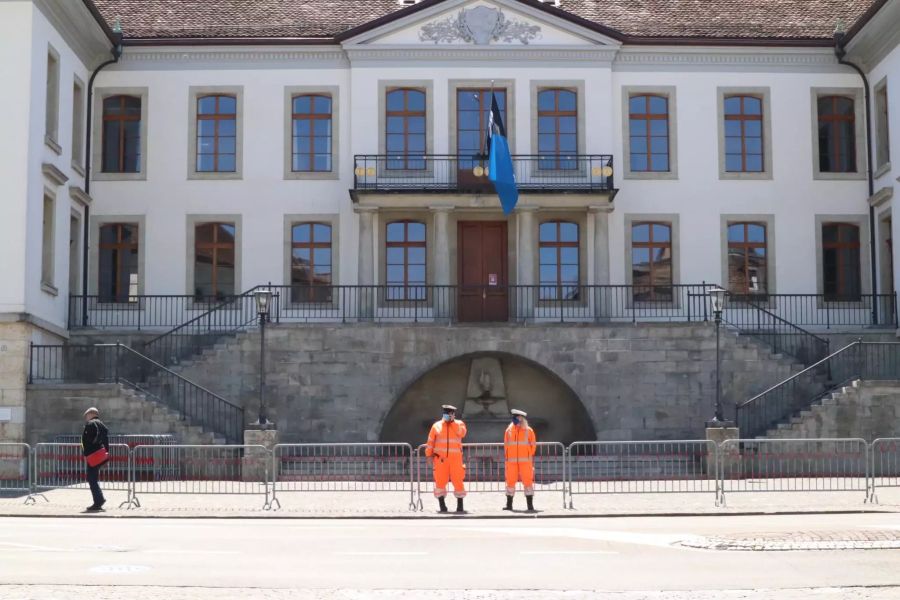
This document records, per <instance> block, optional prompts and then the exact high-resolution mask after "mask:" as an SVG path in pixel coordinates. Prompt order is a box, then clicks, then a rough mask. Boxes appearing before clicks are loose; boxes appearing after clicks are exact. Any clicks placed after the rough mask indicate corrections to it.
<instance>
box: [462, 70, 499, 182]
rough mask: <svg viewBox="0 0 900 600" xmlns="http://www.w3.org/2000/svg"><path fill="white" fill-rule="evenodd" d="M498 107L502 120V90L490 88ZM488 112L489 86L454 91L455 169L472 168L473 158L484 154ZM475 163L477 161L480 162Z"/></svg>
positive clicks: (489, 107)
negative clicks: (456, 164) (457, 159)
mask: <svg viewBox="0 0 900 600" xmlns="http://www.w3.org/2000/svg"><path fill="white" fill-rule="evenodd" d="M493 94H494V97H496V98H497V105H498V106H499V107H500V116H501V117H502V118H503V122H504V123H507V119H506V90H505V89H503V88H496V89H494V90H493ZM490 112H491V89H490V88H474V89H473V88H466V89H458V90H456V153H457V154H458V155H459V161H460V163H459V169H460V171H462V170H464V169H468V170H470V171H471V170H472V168H474V167H475V165H476V160H477V159H478V158H480V157H481V155H482V154H484V153H486V148H485V141H486V140H487V126H488V119H489V117H490ZM478 164H481V163H480V162H479V163H478Z"/></svg>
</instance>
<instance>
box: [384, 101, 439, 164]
mask: <svg viewBox="0 0 900 600" xmlns="http://www.w3.org/2000/svg"><path fill="white" fill-rule="evenodd" d="M385 99H386V104H385V111H386V112H385V151H386V153H387V155H388V158H387V168H388V169H402V170H423V169H425V165H426V161H425V153H426V150H425V149H426V148H427V139H426V119H427V118H428V115H427V114H426V108H425V107H426V102H425V100H426V98H425V90H423V89H418V88H395V89H389V90H387V92H386V97H385Z"/></svg>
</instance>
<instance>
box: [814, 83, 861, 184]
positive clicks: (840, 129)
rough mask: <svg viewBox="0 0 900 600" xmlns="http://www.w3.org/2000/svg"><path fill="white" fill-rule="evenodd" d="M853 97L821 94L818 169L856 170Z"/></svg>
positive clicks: (840, 171)
mask: <svg viewBox="0 0 900 600" xmlns="http://www.w3.org/2000/svg"><path fill="white" fill-rule="evenodd" d="M853 105H854V102H853V99H852V98H846V97H844V96H823V97H821V98H819V100H818V109H819V171H821V172H823V173H854V172H856V114H855V111H854V106H853Z"/></svg>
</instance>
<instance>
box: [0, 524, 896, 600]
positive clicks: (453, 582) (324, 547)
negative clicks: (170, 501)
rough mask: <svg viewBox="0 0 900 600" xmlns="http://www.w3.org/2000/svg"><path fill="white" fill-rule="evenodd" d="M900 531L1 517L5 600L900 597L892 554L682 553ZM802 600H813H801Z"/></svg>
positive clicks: (878, 527)
mask: <svg viewBox="0 0 900 600" xmlns="http://www.w3.org/2000/svg"><path fill="white" fill-rule="evenodd" d="M893 531H900V514H858V515H798V516H753V517H738V516H725V517H675V518H655V517H643V518H618V519H616V518H610V519H546V518H544V519H534V520H519V519H516V520H489V519H484V520H475V519H468V520H467V519H465V518H451V519H446V520H439V521H434V520H428V521H410V520H359V521H334V520H332V521H329V520H260V519H257V520H180V519H179V520H165V519H114V518H104V517H102V516H100V517H97V518H78V519H65V518H6V519H0V598H4V599H6V598H39V597H47V598H49V597H54V598H55V597H60V598H70V599H71V598H76V597H80V596H79V595H78V594H75V593H73V592H72V591H71V590H69V591H65V589H66V588H57V587H54V586H66V585H74V584H85V583H89V584H90V585H92V586H97V590H98V591H99V590H104V589H106V590H115V589H117V587H118V586H148V587H147V588H145V589H144V590H143V591H136V590H140V588H130V591H129V592H128V593H127V594H126V595H125V596H122V595H121V594H120V595H119V597H127V598H129V599H132V600H133V599H142V598H155V597H157V596H156V595H154V592H153V590H154V589H156V590H158V592H159V596H158V597H160V598H173V596H172V595H171V592H165V593H162V590H163V587H167V588H181V589H182V592H181V593H179V594H175V596H174V597H175V598H179V597H182V598H193V597H197V598H200V597H206V596H202V595H201V594H199V592H197V594H198V595H192V593H193V592H189V590H191V589H194V588H196V589H198V590H200V589H207V588H227V589H232V590H245V591H246V590H247V589H248V588H259V589H260V591H259V594H256V593H246V592H245V593H244V594H242V597H251V598H252V597H260V598H262V597H266V598H268V597H272V598H275V597H278V598H281V597H286V596H281V595H278V593H279V592H278V590H281V591H286V590H316V589H329V590H334V589H349V590H362V591H365V590H406V591H408V592H409V595H401V594H399V593H398V594H395V595H388V596H382V595H380V594H378V595H377V596H378V597H379V598H380V597H385V598H387V597H392V598H399V597H410V598H412V597H429V598H442V597H443V596H440V597H438V596H434V595H431V596H429V595H428V594H427V592H425V591H424V590H488V591H489V590H506V591H511V590H532V591H535V590H545V591H548V592H550V591H564V590H594V591H596V590H602V591H608V592H613V591H620V592H625V591H632V592H635V591H670V592H680V593H678V594H675V595H666V596H659V595H654V596H643V595H631V594H629V595H627V596H622V597H623V598H625V597H628V598H631V597H635V598H637V597H652V598H670V597H671V598H706V597H709V598H713V597H720V598H730V597H731V596H730V595H716V594H714V593H713V592H715V591H717V590H779V589H782V590H788V591H790V590H794V591H796V592H798V594H799V592H800V591H801V590H807V589H809V588H818V589H819V590H820V595H821V597H823V598H824V597H827V598H853V597H866V598H869V597H873V598H874V597H878V598H882V597H883V598H900V550H896V549H894V550H878V549H871V550H827V551H825V550H817V551H794V552H775V551H772V552H769V551H723V550H705V549H696V548H687V547H683V546H680V545H679V542H680V541H684V540H696V539H698V538H699V539H702V538H704V537H706V536H723V535H726V536H727V535H738V534H762V533H766V534H772V533H789V534H792V535H793V534H797V535H798V536H803V535H806V536H809V535H812V536H813V537H816V538H817V539H819V538H822V537H824V538H825V539H827V538H828V536H830V535H836V534H839V533H841V532H844V533H846V532H855V533H856V534H860V533H862V534H865V535H863V537H865V536H866V535H868V533H875V532H893ZM854 586H861V587H863V586H864V587H869V588H870V591H871V592H872V595H867V594H868V592H865V594H864V592H863V591H859V592H858V593H859V594H862V595H854V594H850V593H849V592H846V591H845V592H843V593H841V591H840V590H841V589H842V588H848V587H854ZM895 586H896V587H895ZM829 588H830V589H829ZM263 589H265V590H269V591H268V592H264V591H263ZM42 590H43V593H42ZM54 590H56V592H54ZM414 591H417V592H416V593H421V596H419V595H416V594H415V593H413V592H414ZM705 592H710V595H707V594H706V593H705ZM532 593H533V592H532ZM786 593H787V592H786ZM833 593H837V594H839V595H831V594H833ZM142 594H143V595H142ZM811 594H812V595H811ZM885 594H886V595H885ZM85 597H104V596H103V595H102V594H100V593H98V592H94V593H92V594H90V595H88V596H85ZM111 597H112V596H111ZM209 597H219V598H221V597H224V596H223V595H222V594H218V595H211V596H209ZM304 597H306V596H304ZM310 597H313V596H310ZM315 597H320V596H315ZM321 597H325V596H321ZM328 597H331V596H328ZM334 597H335V598H337V597H341V598H343V597H345V596H334ZM355 597H357V596H355ZM358 597H370V596H358ZM371 597H375V595H372V596H371ZM456 597H461V596H456ZM466 597H469V596H468V595H467V596H466ZM472 597H475V596H472ZM477 597H478V598H491V597H497V598H500V597H504V598H505V597H507V596H505V595H503V596H501V595H497V596H491V595H490V594H486V595H479V596H477ZM508 597H510V598H513V597H515V598H531V596H530V595H529V596H523V595H522V594H521V593H519V594H518V595H515V594H514V595H511V596H508ZM534 597H535V598H554V597H565V598H570V597H571V598H574V597H580V596H571V595H569V594H566V595H562V596H557V595H556V594H550V593H545V594H539V595H537V596H534ZM585 597H597V596H585ZM609 597H611V598H618V596H609ZM734 597H735V598H737V597H740V598H755V597H756V596H752V595H740V596H734ZM759 597H760V598H776V597H794V596H792V595H790V596H789V595H785V596H776V595H775V594H774V593H767V594H764V595H762V596H759ZM797 597H815V594H814V593H813V592H808V591H803V593H802V594H799V595H798V596H797Z"/></svg>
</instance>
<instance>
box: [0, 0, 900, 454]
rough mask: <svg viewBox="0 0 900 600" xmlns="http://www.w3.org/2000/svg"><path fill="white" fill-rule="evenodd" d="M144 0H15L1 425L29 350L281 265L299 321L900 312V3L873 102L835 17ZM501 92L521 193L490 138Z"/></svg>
mask: <svg viewBox="0 0 900 600" xmlns="http://www.w3.org/2000/svg"><path fill="white" fill-rule="evenodd" d="M567 2H569V3H570V5H567ZM125 4H126V3H123V2H116V0H104V1H102V2H100V1H98V2H96V6H95V5H94V3H93V2H90V1H88V0H85V2H83V3H82V2H81V1H79V2H74V1H73V2H62V1H58V2H57V1H53V0H41V1H38V0H34V1H32V0H3V1H0V30H2V31H3V35H2V36H0V40H2V41H0V47H2V49H3V52H2V55H3V56H4V57H5V58H3V59H2V60H0V69H2V71H3V72H4V74H5V75H6V76H5V77H4V81H6V82H8V85H9V86H10V88H11V89H16V90H24V92H22V93H19V94H14V95H4V96H0V106H2V107H3V108H4V110H3V114H4V115H6V116H7V120H6V126H5V135H3V136H0V157H2V159H3V160H0V172H2V173H3V175H4V180H5V181H6V182H7V187H6V190H5V192H6V193H5V195H6V198H7V200H6V201H4V202H2V203H0V217H2V218H0V233H2V235H0V247H2V248H3V250H4V252H3V256H4V257H5V258H4V260H3V261H2V262H0V282H2V285H0V316H2V321H4V322H6V324H5V325H4V324H2V323H0V327H3V329H2V330H0V331H3V332H8V333H3V334H2V335H0V343H3V344H4V345H3V346H2V347H3V348H5V349H6V350H5V351H7V352H11V353H12V352H13V349H15V350H14V353H15V354H16V356H17V357H18V358H17V362H16V364H15V366H14V367H13V366H11V367H9V370H10V374H9V377H8V384H7V383H4V386H5V387H4V386H0V387H4V389H5V390H7V391H6V392H5V393H6V394H8V395H7V396H2V397H0V407H11V408H12V409H13V410H11V411H10V414H9V415H8V416H9V419H8V420H7V421H6V422H5V424H4V421H3V419H2V418H0V434H2V435H0V437H4V436H5V437H11V438H19V437H20V436H19V435H18V433H17V430H16V429H15V428H14V424H15V423H16V422H20V421H21V415H20V414H19V413H20V412H21V410H20V409H21V407H22V406H24V404H23V402H24V400H21V399H20V396H21V397H22V399H23V398H24V391H22V390H23V389H24V377H25V375H24V371H23V370H22V369H23V363H22V357H23V356H24V355H23V354H22V351H23V344H27V343H28V342H33V343H38V344H39V343H47V342H48V340H60V339H65V338H66V337H67V336H68V334H69V331H70V328H72V327H85V326H87V327H91V326H110V325H121V326H124V327H134V326H136V325H137V324H138V323H136V320H138V319H144V320H145V325H146V326H147V327H149V328H151V329H152V328H154V327H157V328H161V329H168V328H171V327H173V326H176V325H178V324H179V323H181V322H183V321H186V320H188V319H189V318H190V317H191V316H194V315H198V314H202V313H203V311H204V310H206V309H208V308H209V306H210V305H212V304H214V302H215V301H221V300H223V299H226V298H228V297H231V296H234V295H237V294H241V293H242V292H245V291H247V290H250V289H253V288H255V287H256V286H263V285H265V286H267V285H269V284H272V285H273V286H282V287H279V288H278V289H280V290H281V291H282V293H281V297H282V299H283V302H284V304H283V305H282V308H283V309H284V310H285V311H287V308H286V307H288V305H290V307H291V310H292V311H293V312H291V313H290V315H289V314H287V312H286V313H285V315H284V316H285V317H286V318H287V317H289V316H291V315H292V316H293V317H295V318H296V319H298V320H310V319H312V320H346V319H347V318H363V317H365V318H370V317H371V318H377V317H378V316H379V315H381V316H382V317H384V318H385V319H392V318H393V319H399V320H404V319H409V318H410V315H411V314H412V315H413V318H415V319H417V320H418V319H420V318H421V319H424V320H428V319H432V318H433V319H447V320H451V321H487V322H495V321H509V320H520V319H532V318H534V319H541V318H545V319H547V320H554V319H556V318H557V317H559V316H561V315H566V314H568V315H569V316H573V315H574V316H576V317H578V318H582V319H584V320H587V321H591V320H630V319H636V318H639V317H641V316H643V317H646V318H660V319H666V318H672V317H673V315H680V316H683V315H684V314H686V313H689V312H690V311H697V310H703V308H701V307H705V301H704V300H703V299H702V298H700V299H697V297H695V296H698V295H699V296H702V294H703V292H704V290H705V286H706V285H709V284H719V285H722V286H723V287H725V288H726V289H728V290H729V291H731V292H732V293H733V294H736V295H741V296H747V295H749V296H753V297H756V298H757V299H758V300H759V301H760V302H761V303H762V304H764V305H765V306H766V307H768V308H770V309H771V310H772V311H773V313H775V314H777V315H779V316H781V317H782V318H785V319H787V320H789V321H791V322H796V323H797V324H798V325H803V326H812V327H815V326H820V325H825V324H826V321H829V320H830V319H832V318H835V319H842V320H843V321H844V323H843V324H845V325H853V326H871V325H890V324H892V323H895V321H896V315H895V301H894V299H893V298H894V290H895V287H894V282H895V281H897V279H898V277H900V272H898V269H900V261H898V260H895V259H894V252H895V250H893V245H892V244H891V240H892V239H893V238H894V225H893V221H892V219H891V211H892V205H893V202H894V201H895V200H894V194H893V190H894V188H895V187H896V186H897V185H898V183H897V182H898V175H900V170H898V167H897V166H896V165H897V164H898V163H900V141H898V140H900V136H898V135H897V133H894V134H893V135H891V132H900V122H897V119H898V115H900V90H897V91H896V93H895V90H896V82H897V81H900V49H898V43H897V42H898V40H897V33H896V32H897V31H900V16H898V15H900V1H898V0H889V1H888V2H876V3H868V2H859V3H855V4H854V3H851V4H853V6H848V8H847V10H848V18H850V19H851V22H848V23H847V25H848V26H851V29H850V31H849V34H848V35H847V36H845V38H844V41H845V42H846V44H847V45H846V51H847V55H846V59H847V60H851V61H856V62H858V63H859V64H860V65H861V66H862V68H863V72H864V73H865V74H866V76H867V77H868V80H869V84H870V86H871V93H870V94H868V96H867V94H866V89H865V86H864V84H863V80H862V78H861V77H860V74H859V73H857V72H856V71H855V70H854V69H853V68H851V67H849V66H847V65H843V64H840V63H839V62H838V59H837V57H836V55H835V48H834V43H833V41H832V40H831V38H830V32H831V30H832V29H834V27H835V26H836V25H838V24H837V23H836V22H835V23H832V22H830V20H831V19H832V16H824V15H823V16H822V18H821V21H822V22H821V23H819V29H818V30H817V32H815V33H814V34H810V33H809V32H805V31H797V32H795V33H794V34H793V35H790V34H788V35H783V37H776V38H773V36H770V35H761V36H759V37H754V36H753V35H751V34H749V33H747V32H746V31H745V32H742V33H741V35H740V36H734V35H726V34H720V35H709V36H707V37H703V35H695V36H687V35H685V36H683V37H681V36H679V35H677V34H665V35H664V34H653V35H648V36H647V37H646V38H641V36H640V35H636V34H634V33H629V34H624V33H622V32H621V31H620V30H617V29H616V27H615V24H610V23H608V22H604V21H602V20H592V19H590V18H588V17H586V16H585V15H586V14H587V13H585V12H584V11H581V12H579V11H580V8H581V7H580V3H579V2H578V1H577V0H562V2H560V3H558V8H557V7H556V6H552V4H553V3H541V2H537V1H532V0H442V1H438V0H425V1H424V2H420V3H415V5H414V6H406V5H407V4H410V3H408V2H405V3H392V5H393V4H395V5H396V6H392V8H391V9H390V10H389V11H385V14H384V15H379V16H378V18H375V19H373V20H371V21H370V22H368V23H359V22H356V21H348V22H347V23H345V24H343V26H341V27H340V28H339V29H342V32H341V33H339V34H334V35H328V36H325V35H323V36H320V37H304V38H303V39H300V38H299V37H290V38H289V33H290V32H288V34H285V33H283V32H280V33H278V34H274V33H273V34H272V35H268V36H267V35H256V36H252V35H247V34H246V32H244V33H241V32H238V33H237V34H235V35H227V34H228V33H229V31H228V30H227V29H226V30H225V34H223V35H220V36H218V37H208V36H207V35H206V34H204V35H197V32H196V31H195V30H189V31H190V32H191V33H189V34H184V35H183V36H181V37H178V36H174V35H172V34H171V33H159V34H158V35H156V34H153V32H152V31H150V30H151V29H152V27H151V26H150V25H148V23H149V22H150V21H151V19H150V17H148V16H147V15H142V13H141V12H140V11H131V10H130V9H129V8H128V7H127V6H125ZM149 4H152V2H151V3H149ZM274 4H276V5H280V4H281V3H278V2H275V3H274ZM284 4H287V3H284ZM796 4H797V7H795V8H796V10H797V11H798V14H799V12H801V11H802V10H804V9H803V8H802V6H803V5H805V4H806V3H803V2H799V1H798V2H797V3H796ZM857 4H859V6H856V5H857ZM870 4H872V6H870ZM867 9H868V12H867ZM274 10H275V9H274V8H273V11H274ZM279 10H280V9H279ZM853 11H855V12H853ZM813 12H815V11H813ZM588 16H589V15H588ZM663 16H664V15H660V16H659V17H660V19H663ZM697 17H698V18H700V15H698V16H697ZM172 18H175V17H172ZM323 18H324V17H323ZM333 18H334V17H333V16H331V17H329V23H330V22H331V20H333ZM776 18H777V17H776V16H773V17H772V19H773V20H775V19H776ZM140 19H144V20H143V21H140ZM735 19H737V20H736V21H735V22H734V23H733V25H734V27H738V28H739V27H740V26H741V23H740V19H739V18H738V17H735ZM748 19H749V17H748ZM114 23H118V25H120V26H121V32H122V34H123V35H124V39H123V40H122V42H121V44H122V46H121V49H120V50H121V55H120V56H118V52H119V51H115V52H113V48H114V46H115V45H116V43H117V42H118V38H117V37H116V33H114V32H113V31H112V28H113V27H112V26H111V25H112V24H114ZM168 25H171V26H172V27H174V28H175V29H177V27H176V26H175V24H168ZM647 26H648V27H650V26H651V24H648V25H647ZM117 27H118V26H117ZM637 27H640V26H639V25H638V26H637ZM746 27H747V30H749V29H750V27H751V24H750V23H749V22H748V23H747V24H746ZM323 28H324V25H323ZM135 30H137V32H136V33H132V32H133V31H135ZM148 31H150V33H148ZM823 32H825V33H823ZM884 32H888V33H884ZM209 35H213V34H209ZM114 54H115V55H116V58H117V61H116V62H114V63H113V64H110V65H108V66H106V67H105V68H103V69H102V70H99V71H97V72H96V77H95V78H94V80H93V86H92V88H91V89H90V90H88V82H89V81H90V79H91V77H92V74H94V73H95V69H97V68H98V66H99V65H100V64H101V63H102V62H104V61H106V60H110V59H111V58H112V57H113V55H114ZM492 93H493V97H494V98H496V99H497V100H498V103H499V104H500V106H501V112H502V114H503V118H504V120H505V125H506V130H507V134H508V139H509V144H510V149H511V152H512V154H513V155H514V159H513V162H514V168H515V170H516V174H517V179H518V184H519V188H520V197H519V201H518V205H517V207H516V209H515V210H514V211H513V212H512V214H510V215H504V214H503V212H502V210H501V209H500V206H499V202H498V199H497V196H496V194H495V193H494V192H493V189H492V187H491V185H490V183H489V182H488V177H487V175H486V173H485V172H484V168H485V166H486V164H487V163H486V161H485V159H484V157H483V156H481V154H482V152H483V140H484V138H485V135H486V133H487V132H486V122H487V118H486V117H487V112H488V109H489V104H490V99H491V97H492ZM867 97H868V100H869V101H870V103H871V115H872V121H873V129H872V132H871V134H870V133H869V132H868V131H867V114H866V113H867V110H866V109H867V106H866V101H867ZM88 102H90V109H91V110H90V112H91V115H92V116H91V119H90V121H88V120H87V116H86V115H87V113H88ZM892 120H893V121H892ZM86 136H91V144H90V146H89V148H90V150H88V146H86V145H85V142H86ZM870 140H871V143H872V145H873V156H872V160H873V161H874V164H869V158H868V152H867V144H868V143H869V141H870ZM891 156H893V157H894V162H893V165H895V166H891V160H890V157H891ZM87 159H89V160H87ZM88 163H89V164H88ZM88 168H89V174H90V182H89V183H88V182H86V181H85V174H86V172H88V171H86V170H87V169H88ZM870 172H873V179H874V181H873V183H874V187H873V189H872V190H870V189H869V182H868V175H869V173H870ZM898 198H900V196H898ZM86 209H87V210H86ZM870 211H874V229H873V219H872V218H871V215H870ZM85 225H86V227H85ZM85 248H87V251H86V252H85V251H84V249H85ZM85 286H86V287H85ZM336 286H340V287H336ZM361 286H362V287H361ZM680 286H695V287H694V288H687V287H680ZM155 296H171V297H172V298H168V299H156V300H153V299H152V298H153V297H155ZM780 296H784V297H783V298H780ZM288 299H289V301H288ZM154 303H155V304H154ZM829 303H831V304H829ZM151 305H152V306H154V307H155V308H149V307H151ZM798 307H801V308H798ZM831 309H834V310H835V311H836V312H831ZM410 311H412V313H411V312H410ZM3 340H7V341H5V342H4V341H3ZM5 364H8V365H12V362H6V363H5ZM3 381H7V380H3ZM3 415H4V413H3V412H0V417H3ZM3 427H7V429H5V430H4V429H2V428H3Z"/></svg>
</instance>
